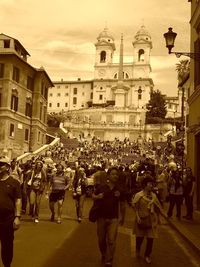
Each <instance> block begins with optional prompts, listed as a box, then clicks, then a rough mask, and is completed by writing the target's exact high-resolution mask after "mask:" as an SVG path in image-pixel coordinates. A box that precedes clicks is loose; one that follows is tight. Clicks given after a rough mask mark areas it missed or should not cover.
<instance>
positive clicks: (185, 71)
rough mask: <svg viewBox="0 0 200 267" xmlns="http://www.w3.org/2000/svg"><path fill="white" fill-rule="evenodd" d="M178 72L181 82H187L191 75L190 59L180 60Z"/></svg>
mask: <svg viewBox="0 0 200 267" xmlns="http://www.w3.org/2000/svg"><path fill="white" fill-rule="evenodd" d="M176 71H177V73H178V80H179V82H181V81H183V80H185V78H186V77H187V75H189V73H190V61H189V60H188V59H184V60H180V62H179V63H177V64H176Z"/></svg>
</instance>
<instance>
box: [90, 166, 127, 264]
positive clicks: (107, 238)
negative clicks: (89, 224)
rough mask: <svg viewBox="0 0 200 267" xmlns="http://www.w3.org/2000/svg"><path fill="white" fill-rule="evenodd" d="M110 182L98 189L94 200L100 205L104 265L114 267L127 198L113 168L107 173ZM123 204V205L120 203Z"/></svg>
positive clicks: (99, 233)
mask: <svg viewBox="0 0 200 267" xmlns="http://www.w3.org/2000/svg"><path fill="white" fill-rule="evenodd" d="M107 179H108V182H107V183H106V184H103V185H99V186H98V187H96V190H95V192H94V194H93V196H92V197H93V199H94V201H96V203H97V205H99V214H98V218H97V236H98V244H99V250H100V252H101V257H102V263H103V264H105V266H107V267H108V266H112V261H113V257H114V252H115V245H116V238H117V230H118V225H119V224H120V225H123V223H124V218H125V205H124V204H125V197H124V195H123V192H121V189H120V187H119V186H118V181H119V171H118V168H117V167H111V168H109V169H108V171H107ZM121 202H123V203H122V204H121V205H120V203H121Z"/></svg>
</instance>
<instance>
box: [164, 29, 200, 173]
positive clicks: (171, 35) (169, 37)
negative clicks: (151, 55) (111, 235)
mask: <svg viewBox="0 0 200 267" xmlns="http://www.w3.org/2000/svg"><path fill="white" fill-rule="evenodd" d="M163 36H164V38H165V41H166V47H167V48H168V52H169V54H175V55H176V57H177V58H179V57H181V56H187V57H189V58H192V59H194V60H195V61H200V53H195V52H172V48H173V47H174V41H175V39H176V36H177V33H175V32H173V31H172V28H171V27H170V28H168V32H166V33H164V35H163ZM182 89H183V90H182V107H181V120H182V126H183V125H184V97H185V96H184V93H185V91H184V90H185V89H184V87H183V88H182ZM184 150H185V146H184V136H182V138H181V149H180V151H179V153H180V154H181V170H182V175H183V169H184Z"/></svg>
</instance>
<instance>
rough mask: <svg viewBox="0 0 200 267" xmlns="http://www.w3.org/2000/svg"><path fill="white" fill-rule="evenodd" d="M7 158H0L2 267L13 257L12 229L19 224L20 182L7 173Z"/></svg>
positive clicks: (8, 165) (8, 265) (8, 164)
mask: <svg viewBox="0 0 200 267" xmlns="http://www.w3.org/2000/svg"><path fill="white" fill-rule="evenodd" d="M9 170H10V163H9V161H8V159H6V158H1V159H0V242H1V257H2V262H3V264H4V267H10V266H11V262H12V258H13V240H14V230H16V229H18V228H19V225H20V212H21V190H20V183H19V182H18V181H17V180H16V179H14V178H13V177H11V176H10V175H9Z"/></svg>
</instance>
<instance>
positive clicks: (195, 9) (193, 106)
mask: <svg viewBox="0 0 200 267" xmlns="http://www.w3.org/2000/svg"><path fill="white" fill-rule="evenodd" d="M188 2H191V20H190V26H191V42H190V43H191V48H190V50H191V52H195V53H197V55H196V57H194V59H191V64H190V89H189V93H188V95H189V98H188V105H189V115H188V131H187V153H188V154H187V160H188V165H189V166H191V167H192V170H193V172H194V175H195V177H196V180H197V186H196V192H197V194H196V205H197V209H198V210H200V168H199V161H200V1H197V0H188Z"/></svg>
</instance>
